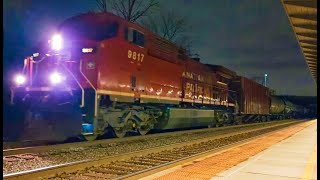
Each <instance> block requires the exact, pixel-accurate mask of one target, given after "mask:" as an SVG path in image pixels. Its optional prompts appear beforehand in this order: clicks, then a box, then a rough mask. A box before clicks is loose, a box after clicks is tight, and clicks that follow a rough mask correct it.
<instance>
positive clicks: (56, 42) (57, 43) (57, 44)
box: [51, 34, 63, 51]
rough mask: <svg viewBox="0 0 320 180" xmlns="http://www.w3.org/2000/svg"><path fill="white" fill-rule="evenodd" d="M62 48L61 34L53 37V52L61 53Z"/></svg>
mask: <svg viewBox="0 0 320 180" xmlns="http://www.w3.org/2000/svg"><path fill="white" fill-rule="evenodd" d="M62 46H63V40H62V36H61V35H60V34H55V35H54V36H52V39H51V48H52V49H53V50H56V51H59V50H60V49H62Z"/></svg>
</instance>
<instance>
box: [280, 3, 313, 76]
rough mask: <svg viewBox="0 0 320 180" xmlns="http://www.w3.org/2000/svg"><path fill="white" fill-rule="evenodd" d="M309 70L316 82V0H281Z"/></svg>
mask: <svg viewBox="0 0 320 180" xmlns="http://www.w3.org/2000/svg"><path fill="white" fill-rule="evenodd" d="M281 1H282V5H283V7H284V9H285V11H286V13H287V15H288V18H289V20H290V23H291V27H292V29H293V31H294V33H295V35H296V38H297V40H298V42H299V45H300V48H301V51H302V52H303V55H304V58H305V61H306V63H307V64H308V67H309V70H310V72H311V74H312V77H313V78H314V80H315V82H317V60H318V59H317V0H281Z"/></svg>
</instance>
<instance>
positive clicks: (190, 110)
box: [4, 13, 270, 141]
mask: <svg viewBox="0 0 320 180" xmlns="http://www.w3.org/2000/svg"><path fill="white" fill-rule="evenodd" d="M58 29H59V33H58V34H56V35H54V36H53V37H52V39H51V40H49V41H48V44H47V46H42V47H41V49H39V50H38V51H37V52H36V53H34V54H33V56H31V57H28V58H26V59H25V61H24V68H23V71H22V72H21V73H20V74H18V75H17V76H15V79H14V80H15V83H16V84H15V86H14V87H12V89H11V92H12V93H11V103H12V104H13V105H12V113H13V114H12V115H11V118H10V120H9V121H6V122H5V123H4V125H5V127H6V125H7V127H10V128H12V127H19V129H18V130H12V131H11V129H10V131H9V132H13V134H14V135H16V136H17V134H18V133H21V134H19V135H18V136H19V138H21V139H31V140H35V139H36V140H54V141H56V140H64V139H66V138H69V137H76V136H78V135H80V134H81V135H82V137H85V138H86V139H88V140H91V139H95V138H96V137H97V136H100V135H103V134H105V133H110V132H112V133H113V134H114V135H115V136H117V137H123V136H125V135H126V134H127V132H131V131H135V132H138V133H140V134H141V135H144V134H146V133H148V132H149V131H150V130H151V129H173V128H188V127H194V126H210V127H212V126H222V125H224V124H234V123H242V121H244V122H247V121H253V120H261V119H263V120H266V119H267V117H268V115H269V114H270V113H269V106H270V101H269V98H270V96H269V94H268V89H267V88H266V87H263V86H261V85H258V84H257V83H254V82H253V81H250V80H249V79H246V78H244V77H240V76H237V75H236V73H235V72H232V71H230V70H228V69H226V68H224V67H222V66H214V65H205V64H202V63H200V62H199V60H198V59H192V58H190V57H188V56H187V55H186V53H185V51H184V50H183V49H182V48H179V47H177V46H176V45H175V44H173V43H171V42H169V41H167V40H165V39H163V38H160V37H159V36H157V35H155V34H153V33H151V32H150V31H148V30H146V29H144V28H142V27H140V26H138V25H137V24H134V23H131V22H128V21H125V20H124V19H122V18H120V17H118V16H115V15H113V14H110V13H87V14H82V15H78V16H75V17H72V18H70V19H68V20H66V21H64V22H63V23H62V24H61V25H60V26H59V28H58ZM13 119H16V120H13ZM17 123H18V124H19V125H17ZM21 124H22V125H21Z"/></svg>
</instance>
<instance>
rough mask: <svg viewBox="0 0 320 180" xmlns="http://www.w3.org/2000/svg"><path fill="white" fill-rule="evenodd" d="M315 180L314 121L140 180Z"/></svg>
mask: <svg viewBox="0 0 320 180" xmlns="http://www.w3.org/2000/svg"><path fill="white" fill-rule="evenodd" d="M151 179H152V180H164V179H169V180H171V179H172V180H173V179H175V180H176V179H181V180H184V179H192V180H193V179H194V180H205V179H207V180H222V179H226V180H250V179H252V180H253V179H259V180H270V179H272V180H296V179H303V180H316V179H317V121H316V120H312V121H307V122H304V123H301V124H300V125H298V126H295V127H289V128H286V129H285V130H283V131H277V132H274V133H271V134H269V135H266V136H263V137H261V138H258V139H256V140H252V141H250V142H248V143H245V144H242V145H239V146H236V147H233V148H229V149H226V150H224V151H222V152H218V153H213V154H210V155H207V156H205V157H201V158H199V159H196V160H193V161H192V162H188V163H184V164H182V165H179V166H175V167H172V168H170V169H167V170H164V171H161V172H158V173H155V174H153V175H150V176H147V177H144V178H141V179H140V180H151Z"/></svg>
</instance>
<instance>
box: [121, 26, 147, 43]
mask: <svg viewBox="0 0 320 180" xmlns="http://www.w3.org/2000/svg"><path fill="white" fill-rule="evenodd" d="M124 37H125V39H126V40H127V41H129V42H132V43H134V44H136V45H138V46H141V47H144V34H142V33H141V32H139V31H137V30H135V29H132V28H126V29H125V31H124Z"/></svg>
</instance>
